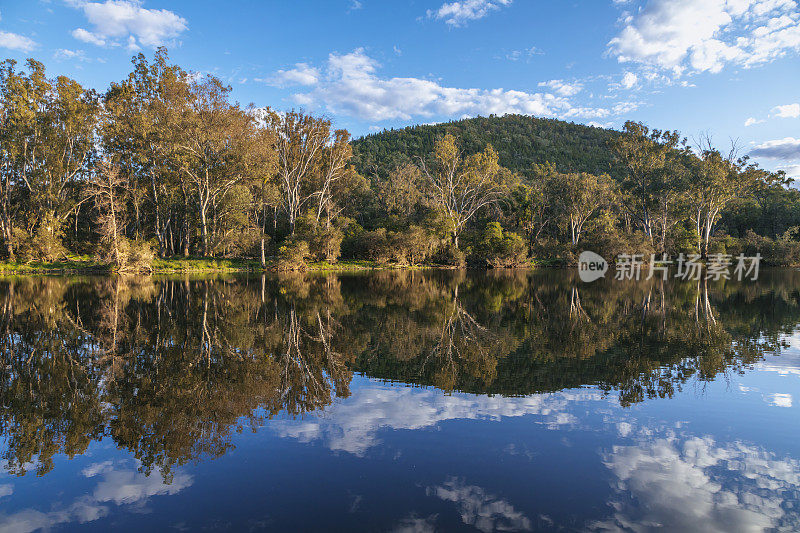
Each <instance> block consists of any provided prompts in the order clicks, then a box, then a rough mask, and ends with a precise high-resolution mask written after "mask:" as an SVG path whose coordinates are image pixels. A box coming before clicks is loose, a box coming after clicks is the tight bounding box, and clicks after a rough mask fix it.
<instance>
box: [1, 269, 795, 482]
mask: <svg viewBox="0 0 800 533" xmlns="http://www.w3.org/2000/svg"><path fill="white" fill-rule="evenodd" d="M796 277H797V273H794V272H785V273H775V274H772V275H765V276H764V277H763V279H762V280H761V281H760V282H759V283H758V284H756V285H743V284H732V283H731V284H726V285H723V284H719V285H714V286H708V287H706V286H705V285H702V284H701V285H687V284H661V283H655V282H642V283H638V284H637V283H612V282H607V283H597V284H591V285H582V284H580V283H579V282H577V281H576V280H575V279H574V278H572V277H571V275H570V274H568V273H564V272H544V273H523V272H516V273H506V274H504V273H498V272H495V273H489V274H474V275H472V274H471V275H467V274H465V273H463V272H399V273H397V272H395V273H390V272H379V273H375V274H370V275H349V276H327V277H324V276H309V277H288V278H272V277H269V278H266V277H264V278H261V277H257V278H249V279H204V280H183V279H180V280H167V279H163V280H152V279H149V278H147V279H125V278H102V279H71V280H68V279H58V278H36V279H15V280H12V281H5V282H2V283H0V359H2V360H1V361H0V400H2V402H3V406H4V410H3V412H2V414H0V432H1V433H2V435H3V437H4V438H5V439H6V440H7V450H6V452H5V456H4V458H5V459H6V460H7V461H8V468H9V469H10V470H12V471H14V472H16V473H18V474H22V473H24V471H25V470H26V468H28V467H26V465H29V464H30V463H34V464H35V465H36V468H37V472H38V473H40V474H42V473H45V472H47V471H48V470H49V469H50V468H52V461H51V458H52V456H53V455H54V454H56V453H65V454H67V455H75V454H79V453H82V452H83V451H84V450H85V449H86V447H87V446H88V444H89V443H90V442H92V441H93V440H97V439H99V438H101V437H102V436H103V435H109V436H110V437H111V438H113V439H114V441H115V442H116V443H117V444H118V445H120V446H123V447H125V448H127V449H129V450H131V451H132V452H133V454H134V455H135V456H136V458H137V459H139V460H140V461H141V464H142V468H143V469H144V470H145V471H151V470H158V471H159V472H161V473H162V475H164V476H165V477H168V476H170V475H171V471H172V470H171V469H172V467H173V466H175V465H179V464H182V463H185V462H186V461H191V460H194V459H196V458H198V457H201V456H211V457H214V456H218V455H221V454H223V453H225V452H226V451H227V450H228V449H229V448H230V446H231V435H232V433H234V432H235V431H237V430H240V429H243V426H245V425H255V424H257V423H260V421H261V420H262V419H264V418H271V417H274V416H277V415H279V414H281V415H288V416H302V415H303V414H305V413H309V412H313V411H316V410H320V409H325V408H326V407H327V406H329V405H330V404H331V403H332V402H333V400H334V398H336V397H346V396H348V395H349V387H350V380H351V377H352V372H353V371H358V372H363V373H365V374H367V375H369V376H373V377H377V378H382V379H390V380H396V381H402V382H407V383H414V384H421V385H433V386H436V387H439V388H441V389H444V390H447V391H450V390H460V391H467V392H475V393H490V394H502V395H528V394H532V393H536V392H547V391H557V390H560V389H565V388H574V387H580V386H583V385H596V386H598V387H600V388H601V389H603V390H606V391H612V390H613V391H618V392H619V396H620V401H621V402H622V403H623V404H629V403H632V402H639V401H643V400H645V399H646V398H649V397H655V396H661V397H668V396H671V395H672V394H673V393H674V391H675V390H676V389H679V388H680V387H681V386H682V384H683V383H685V382H687V380H690V379H697V380H711V379H714V378H715V377H716V376H717V375H718V374H720V373H725V372H730V371H738V370H740V369H742V368H745V367H747V366H748V365H751V364H753V363H756V362H758V361H760V360H761V359H762V358H763V355H764V353H765V352H768V351H769V352H777V351H779V350H780V344H779V342H778V339H781V338H783V337H784V335H785V334H787V333H791V332H792V331H793V329H794V326H795V325H796V324H797V323H798V322H799V321H800V307H799V306H798V292H797V290H796V289H794V287H796V286H798V284H797V281H798V280H797V279H796Z"/></svg>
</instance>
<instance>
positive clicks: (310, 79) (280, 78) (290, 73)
mask: <svg viewBox="0 0 800 533" xmlns="http://www.w3.org/2000/svg"><path fill="white" fill-rule="evenodd" d="M256 81H263V82H264V83H266V84H268V85H272V86H275V87H290V86H295V85H307V86H308V85H316V84H317V82H319V70H317V69H316V68H314V67H312V66H310V65H308V64H307V63H297V64H296V65H295V66H294V68H291V69H287V70H279V71H277V72H276V73H275V74H273V75H272V76H271V77H269V78H266V79H259V78H256Z"/></svg>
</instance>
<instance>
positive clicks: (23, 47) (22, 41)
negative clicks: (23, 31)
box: [0, 31, 37, 52]
mask: <svg viewBox="0 0 800 533" xmlns="http://www.w3.org/2000/svg"><path fill="white" fill-rule="evenodd" d="M36 46H37V45H36V43H35V42H34V41H33V40H32V39H29V38H27V37H25V36H24V35H19V34H18V33H11V32H10V31H0V48H8V49H9V50H19V51H20V52H30V51H31V50H33V49H34V48H36Z"/></svg>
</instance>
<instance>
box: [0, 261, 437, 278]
mask: <svg viewBox="0 0 800 533" xmlns="http://www.w3.org/2000/svg"><path fill="white" fill-rule="evenodd" d="M271 266H272V261H270V262H268V263H267V270H270V269H271ZM152 267H153V274H182V273H186V274H203V273H220V272H222V273H225V272H260V271H262V270H263V269H262V268H261V264H260V262H259V261H256V260H253V259H213V258H191V257H190V258H170V259H155V260H154V261H153V263H152ZM421 268H431V267H427V266H401V265H392V264H380V263H377V262H375V261H339V262H337V263H328V262H326V261H320V262H317V263H310V264H309V265H308V271H311V272H351V271H361V270H376V269H381V270H391V269H421ZM111 271H112V269H111V267H110V266H109V265H107V264H103V263H100V262H97V261H96V260H94V259H91V258H90V257H70V258H67V259H63V260H60V261H52V262H45V261H32V262H27V263H25V262H16V261H2V262H0V274H25V275H36V274H40V275H47V274H108V273H110V272H111Z"/></svg>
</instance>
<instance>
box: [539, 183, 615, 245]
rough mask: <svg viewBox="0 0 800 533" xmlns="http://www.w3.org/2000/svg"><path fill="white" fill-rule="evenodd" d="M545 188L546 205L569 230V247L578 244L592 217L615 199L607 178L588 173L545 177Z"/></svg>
mask: <svg viewBox="0 0 800 533" xmlns="http://www.w3.org/2000/svg"><path fill="white" fill-rule="evenodd" d="M546 187H547V197H548V198H549V203H550V204H551V205H552V206H553V207H554V209H555V211H556V216H558V217H559V218H561V219H562V220H563V222H564V224H565V225H566V226H567V227H568V228H569V235H570V242H571V243H572V245H573V246H574V245H577V244H579V243H580V240H581V237H582V236H583V234H584V230H585V227H586V224H587V222H588V221H589V220H590V219H591V218H592V216H594V215H595V214H597V213H598V212H599V211H600V210H601V209H602V208H603V207H604V206H605V205H607V204H608V203H609V202H610V201H611V200H612V199H613V198H614V197H615V196H616V195H615V191H614V187H613V185H612V182H611V178H609V177H608V176H606V175H603V176H595V175H594V174H589V173H588V172H577V173H570V174H561V173H558V172H555V173H553V174H551V175H550V176H549V178H548V180H547V185H546Z"/></svg>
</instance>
